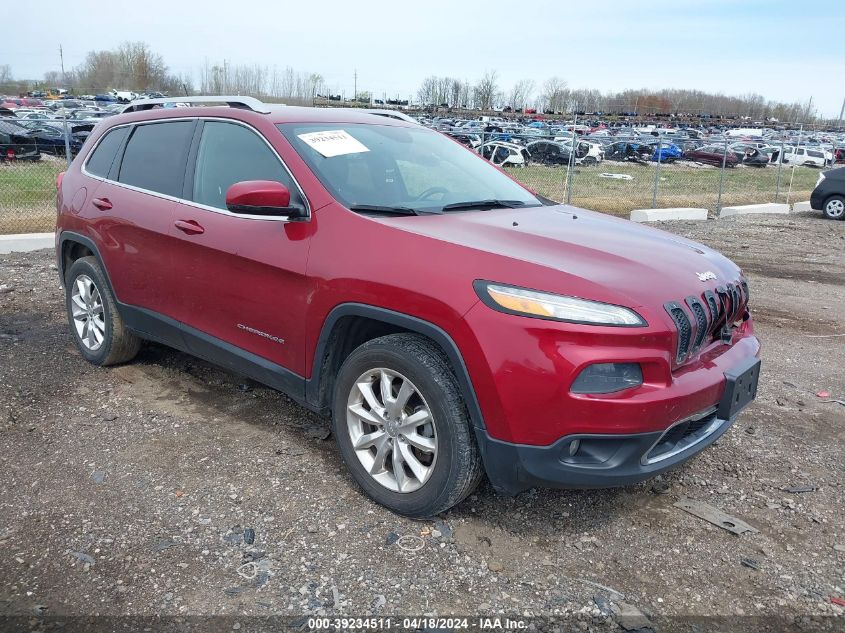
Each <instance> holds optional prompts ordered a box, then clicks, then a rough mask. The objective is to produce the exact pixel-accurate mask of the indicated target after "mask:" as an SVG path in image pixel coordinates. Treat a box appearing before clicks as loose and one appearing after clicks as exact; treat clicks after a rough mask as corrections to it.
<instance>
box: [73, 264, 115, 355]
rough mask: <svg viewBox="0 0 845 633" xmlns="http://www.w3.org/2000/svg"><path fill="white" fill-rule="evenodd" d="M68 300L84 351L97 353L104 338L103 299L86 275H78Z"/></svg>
mask: <svg viewBox="0 0 845 633" xmlns="http://www.w3.org/2000/svg"><path fill="white" fill-rule="evenodd" d="M70 300H71V314H72V316H73V325H74V327H75V328H76V335H77V336H78V337H79V340H80V341H82V344H83V345H84V346H85V348H86V349H89V350H91V351H92V352H94V351H97V350H98V349H100V346H102V344H103V341H104V340H105V338H106V322H105V321H104V320H103V315H104V312H103V298H102V296H101V295H100V291H99V290H98V289H97V285H96V284H95V283H94V281H93V280H92V279H91V278H90V277H89V276H88V275H79V276H78V277H77V278H76V279H75V280H74V282H73V290H72V292H71V296H70Z"/></svg>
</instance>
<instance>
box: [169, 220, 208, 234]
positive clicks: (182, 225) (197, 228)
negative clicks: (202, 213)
mask: <svg viewBox="0 0 845 633" xmlns="http://www.w3.org/2000/svg"><path fill="white" fill-rule="evenodd" d="M173 226H175V227H176V228H177V229H179V230H180V231H182V232H183V233H187V234H188V235H200V234H201V233H205V229H204V228H202V226H201V225H200V223H199V222H197V221H196V220H176V222H174V223H173Z"/></svg>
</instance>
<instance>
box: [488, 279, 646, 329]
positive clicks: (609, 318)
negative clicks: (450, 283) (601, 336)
mask: <svg viewBox="0 0 845 633" xmlns="http://www.w3.org/2000/svg"><path fill="white" fill-rule="evenodd" d="M475 290H476V292H477V293H478V296H479V297H480V298H481V300H482V301H484V303H486V304H487V305H488V306H490V307H491V308H493V309H494V310H498V311H500V312H506V313H509V314H518V315H522V316H530V317H537V318H540V319H552V320H555V321H566V322H569V323H584V324H588V325H613V326H620V327H638V326H644V325H647V323H646V322H645V319H643V318H642V317H641V316H640V315H639V314H637V313H636V312H634V311H633V310H630V309H628V308H623V307H622V306H616V305H611V304H609V303H600V302H598V301H587V300H586V299H578V298H576V297H566V296H563V295H553V294H547V293H545V292H538V291H536V290H527V289H525V288H516V287H514V286H501V285H498V284H491V283H486V282H476V283H475Z"/></svg>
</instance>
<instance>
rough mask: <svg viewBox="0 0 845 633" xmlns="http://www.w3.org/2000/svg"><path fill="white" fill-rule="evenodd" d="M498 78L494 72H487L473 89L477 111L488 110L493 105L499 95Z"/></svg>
mask: <svg viewBox="0 0 845 633" xmlns="http://www.w3.org/2000/svg"><path fill="white" fill-rule="evenodd" d="M498 77H499V74H498V73H497V72H496V71H495V70H488V71H487V72H485V73H484V76H482V77H481V79H479V81H478V83H476V84H475V86H474V87H473V95H474V97H475V107H476V108H478V109H479V110H490V109H491V108H492V107H493V106H494V105H495V104H494V101H495V99H496V96H497V95H498V93H499V86H498V83H497V80H498Z"/></svg>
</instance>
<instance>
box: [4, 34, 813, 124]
mask: <svg viewBox="0 0 845 633" xmlns="http://www.w3.org/2000/svg"><path fill="white" fill-rule="evenodd" d="M198 75H199V83H198V85H196V86H195V84H194V76H193V74H191V73H184V74H176V73H172V72H170V69H169V68H168V66H167V64H166V63H165V61H164V58H163V57H162V56H161V55H159V54H158V53H155V52H154V51H153V50H151V48H150V47H149V45H147V44H146V43H144V42H125V43H123V44H121V45H120V46H118V47H117V48H115V49H112V50H102V51H91V52H89V53H88V54H87V55H86V57H85V60H84V61H83V62H82V63H81V64H79V65H78V66H77V67H75V68H72V69H70V70H68V71H67V72H64V73H62V72H60V71H50V72H47V73H46V74H45V75H44V78H43V82H32V81H20V80H15V79H14V77H13V74H12V68H11V67H10V66H9V65H8V64H3V65H0V93H23V92H26V91H27V90H31V89H33V88H38V87H41V86H43V87H62V88H67V89H69V90H71V91H72V92H73V93H75V94H96V93H99V92H105V91H106V90H109V89H118V90H133V91H136V92H143V91H153V90H155V91H159V92H164V93H167V94H169V95H189V94H196V93H197V90H198V91H199V93H202V94H249V95H254V96H258V97H264V98H271V99H278V100H284V101H286V102H289V103H294V104H311V103H313V102H314V101H315V99H316V98H317V97H330V95H328V89H327V86H326V82H325V80H324V78H323V76H322V75H321V74H319V73H315V72H304V71H298V70H295V69H293V68H291V67H286V68H283V69H279V68H276V67H272V68H270V67H267V66H261V65H258V64H230V63H227V62H226V61H223V62H216V63H209V62H208V61H206V63H205V64H204V65H203V66H202V67H201V68H200V71H199V74H198ZM355 98H356V99H359V100H364V101H367V102H369V98H370V93H368V92H361V93H359V94H358V95H355ZM333 100H338V97H334V98H333ZM416 100H417V103H418V104H419V105H421V106H432V107H449V108H468V109H474V110H492V109H505V108H510V109H511V110H514V111H516V110H521V111H525V110H526V109H534V110H536V111H537V112H548V113H555V114H572V113H574V112H604V113H619V114H621V113H637V114H639V115H641V116H642V115H646V116H647V115H654V114H687V115H699V114H709V115H712V116H719V115H721V116H743V117H749V118H751V119H753V120H760V121H762V120H765V119H767V118H774V119H777V120H779V121H782V122H791V123H801V122H803V123H811V122H814V121H816V120H817V116H816V114H817V113H816V109H815V108H814V107H813V106H812V102H809V103H798V102H794V103H784V102H778V101H772V100H767V99H766V98H764V97H763V96H762V95H759V94H756V93H749V94H746V95H739V96H730V95H724V94H721V93H715V94H714V93H708V92H704V91H700V90H685V89H670V88H667V89H664V90H658V91H655V90H646V89H640V90H623V91H620V92H606V93H602V92H600V91H599V90H595V89H589V88H578V89H574V88H571V87H570V86H569V84H568V83H567V82H566V81H565V80H564V79H562V78H560V77H550V78H548V79H546V80H545V81H544V82H543V83H541V84H538V83H537V82H535V81H534V80H533V79H521V80H519V81H517V82H515V83H514V84H512V85H511V86H503V85H502V84H501V82H500V80H499V75H498V73H497V72H496V71H495V70H488V71H486V72H485V73H484V74H483V75H482V76H481V77H480V78H479V79H477V80H475V81H473V82H470V81H469V80H466V79H457V78H454V77H449V76H437V75H431V76H428V77H426V78H425V79H424V80H423V81H422V83H421V84H420V86H419V88H418V89H417V92H416ZM811 101H812V100H811Z"/></svg>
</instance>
